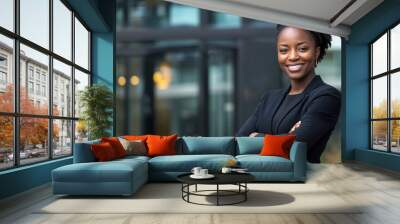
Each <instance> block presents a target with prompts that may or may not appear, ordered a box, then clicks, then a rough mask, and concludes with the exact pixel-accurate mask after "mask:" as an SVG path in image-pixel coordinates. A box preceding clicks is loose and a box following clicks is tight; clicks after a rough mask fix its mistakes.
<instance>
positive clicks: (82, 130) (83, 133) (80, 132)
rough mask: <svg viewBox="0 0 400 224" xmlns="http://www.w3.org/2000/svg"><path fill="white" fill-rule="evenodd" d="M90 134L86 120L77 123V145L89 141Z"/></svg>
mask: <svg viewBox="0 0 400 224" xmlns="http://www.w3.org/2000/svg"><path fill="white" fill-rule="evenodd" d="M88 136H89V132H88V128H87V124H86V122H85V120H78V121H75V143H79V142H84V141H87V140H88Z"/></svg>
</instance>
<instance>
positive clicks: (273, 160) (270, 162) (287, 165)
mask: <svg viewBox="0 0 400 224" xmlns="http://www.w3.org/2000/svg"><path fill="white" fill-rule="evenodd" d="M236 159H237V160H238V162H239V165H240V167H242V168H247V169H248V171H249V172H292V171H293V163H292V161H290V160H288V159H285V158H283V157H279V156H260V155H238V156H236Z"/></svg>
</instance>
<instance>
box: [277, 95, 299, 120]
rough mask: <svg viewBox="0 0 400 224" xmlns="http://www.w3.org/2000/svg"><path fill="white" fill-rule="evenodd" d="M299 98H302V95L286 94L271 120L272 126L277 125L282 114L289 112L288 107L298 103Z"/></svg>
mask: <svg viewBox="0 0 400 224" xmlns="http://www.w3.org/2000/svg"><path fill="white" fill-rule="evenodd" d="M301 97H303V93H300V94H295V95H289V94H287V95H286V96H285V99H284V100H283V102H282V104H281V105H280V106H279V108H278V110H277V111H276V113H275V115H274V118H273V119H272V126H277V125H278V123H279V122H280V121H281V120H282V119H283V116H284V112H285V111H287V110H289V109H290V108H289V107H290V105H292V104H293V102H296V101H298V100H299V99H300V98H301Z"/></svg>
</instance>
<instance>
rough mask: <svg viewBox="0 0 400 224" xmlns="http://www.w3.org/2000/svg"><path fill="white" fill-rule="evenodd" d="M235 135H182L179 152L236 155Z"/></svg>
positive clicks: (185, 153) (186, 153)
mask: <svg viewBox="0 0 400 224" xmlns="http://www.w3.org/2000/svg"><path fill="white" fill-rule="evenodd" d="M234 140H235V139H234V138H233V137H182V139H181V141H180V147H179V153H178V154H184V155H201V154H225V155H234V153H235V141H234Z"/></svg>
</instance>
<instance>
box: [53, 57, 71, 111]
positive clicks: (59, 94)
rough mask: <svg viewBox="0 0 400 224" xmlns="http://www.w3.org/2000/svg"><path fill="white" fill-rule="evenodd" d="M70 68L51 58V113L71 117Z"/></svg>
mask: <svg viewBox="0 0 400 224" xmlns="http://www.w3.org/2000/svg"><path fill="white" fill-rule="evenodd" d="M71 72H72V68H71V66H69V65H66V64H64V63H62V62H60V61H58V60H56V59H53V115H56V116H61V117H72V75H71Z"/></svg>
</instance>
